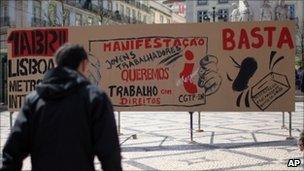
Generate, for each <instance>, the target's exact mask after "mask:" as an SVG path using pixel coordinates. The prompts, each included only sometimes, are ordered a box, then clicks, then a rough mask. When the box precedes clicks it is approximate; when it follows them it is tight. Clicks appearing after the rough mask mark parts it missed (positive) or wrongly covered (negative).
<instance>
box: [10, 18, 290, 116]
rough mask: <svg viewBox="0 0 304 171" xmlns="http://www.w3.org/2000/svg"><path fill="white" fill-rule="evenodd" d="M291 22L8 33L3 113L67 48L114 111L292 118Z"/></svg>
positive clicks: (14, 106)
mask: <svg viewBox="0 0 304 171" xmlns="http://www.w3.org/2000/svg"><path fill="white" fill-rule="evenodd" d="M294 35H295V28H294V23H293V22H289V21H286V22H244V23H208V24H163V25H119V26H118V25H117V26H91V27H64V28H62V27H61V28H29V29H26V30H20V29H12V30H10V35H9V37H8V43H9V46H8V50H9V51H8V58H9V77H8V96H9V97H8V100H9V109H10V110H18V109H19V108H20V105H21V104H22V99H23V98H24V95H25V94H27V93H28V92H29V91H32V90H34V89H35V85H37V84H39V82H40V81H41V78H42V75H43V74H44V73H45V71H46V70H47V69H49V68H52V67H54V60H53V58H52V55H53V54H54V52H55V51H56V49H57V48H58V47H60V45H62V44H64V43H66V42H69V43H75V44H81V45H83V46H84V47H85V48H86V50H87V51H88V53H89V65H90V72H89V76H88V77H89V79H90V80H91V81H92V83H93V84H96V85H98V86H100V87H101V89H102V90H104V91H105V92H106V93H107V94H108V96H109V97H110V99H111V100H112V103H113V105H114V108H115V110H117V111H294V61H295V44H294Z"/></svg>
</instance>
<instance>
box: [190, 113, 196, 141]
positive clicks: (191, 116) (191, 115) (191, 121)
mask: <svg viewBox="0 0 304 171" xmlns="http://www.w3.org/2000/svg"><path fill="white" fill-rule="evenodd" d="M189 114H190V143H195V141H194V140H193V112H189Z"/></svg>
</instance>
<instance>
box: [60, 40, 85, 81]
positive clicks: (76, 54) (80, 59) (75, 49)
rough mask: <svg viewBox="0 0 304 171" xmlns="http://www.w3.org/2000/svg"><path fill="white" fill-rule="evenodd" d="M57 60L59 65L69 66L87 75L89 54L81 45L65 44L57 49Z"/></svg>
mask: <svg viewBox="0 0 304 171" xmlns="http://www.w3.org/2000/svg"><path fill="white" fill-rule="evenodd" d="M55 60H56V64H57V66H58V67H67V68H69V69H72V70H76V71H79V72H80V73H82V74H83V75H85V76H86V74H87V69H88V67H87V64H88V55H87V53H86V51H85V50H84V48H83V47H82V46H80V45H75V44H64V45H63V46H61V47H60V48H59V49H58V50H57V52H56V54H55Z"/></svg>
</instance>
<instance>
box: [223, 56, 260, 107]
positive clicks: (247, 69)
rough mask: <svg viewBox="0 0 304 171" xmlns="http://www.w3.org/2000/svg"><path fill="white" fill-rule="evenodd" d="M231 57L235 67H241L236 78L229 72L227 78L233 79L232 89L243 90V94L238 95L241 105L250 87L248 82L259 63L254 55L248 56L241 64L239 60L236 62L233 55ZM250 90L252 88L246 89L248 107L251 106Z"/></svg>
mask: <svg viewBox="0 0 304 171" xmlns="http://www.w3.org/2000/svg"><path fill="white" fill-rule="evenodd" d="M230 58H231V60H232V61H233V62H234V64H235V67H236V68H239V73H238V75H237V76H236V78H235V79H234V80H233V79H231V77H230V76H229V75H228V74H227V78H228V80H229V81H233V83H232V90H233V91H238V92H241V94H239V95H238V97H237V100H236V105H237V106H238V107H240V104H241V100H242V96H243V94H244V91H245V90H246V89H247V88H248V82H249V80H250V78H251V77H252V76H253V75H254V74H255V72H256V70H257V69H258V64H257V62H256V60H255V59H254V58H253V57H246V58H245V59H244V60H243V61H242V63H241V65H240V64H239V63H238V62H236V61H235V60H234V59H233V58H232V57H231V56H230ZM249 91H250V90H248V91H246V97H245V106H246V107H250V102H249Z"/></svg>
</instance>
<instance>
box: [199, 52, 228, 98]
mask: <svg viewBox="0 0 304 171" xmlns="http://www.w3.org/2000/svg"><path fill="white" fill-rule="evenodd" d="M217 63H218V59H217V57H216V56H214V55H206V56H205V57H203V58H202V59H201V60H200V68H199V70H198V75H199V79H198V86H199V87H200V88H204V89H205V94H206V96H209V95H211V94H213V93H215V92H216V91H217V90H218V89H219V87H220V85H221V83H222V78H221V76H220V75H219V73H218V68H217Z"/></svg>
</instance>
